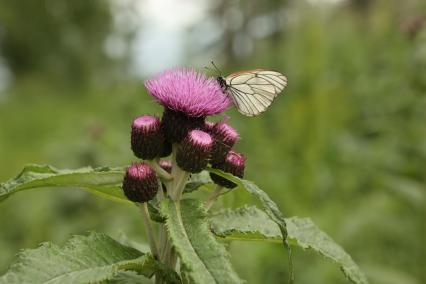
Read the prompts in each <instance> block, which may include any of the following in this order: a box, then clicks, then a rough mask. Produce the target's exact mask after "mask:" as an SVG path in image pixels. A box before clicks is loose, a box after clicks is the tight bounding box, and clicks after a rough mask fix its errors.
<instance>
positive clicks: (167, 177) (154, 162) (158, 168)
mask: <svg viewBox="0 0 426 284" xmlns="http://www.w3.org/2000/svg"><path fill="white" fill-rule="evenodd" d="M148 163H149V164H150V166H151V167H152V168H153V169H154V170H155V172H156V173H157V174H158V175H159V176H160V177H161V178H163V179H165V180H172V179H173V176H172V175H171V174H169V173H168V172H167V171H166V170H164V169H163V168H162V167H161V166H160V165H159V164H158V160H152V161H148Z"/></svg>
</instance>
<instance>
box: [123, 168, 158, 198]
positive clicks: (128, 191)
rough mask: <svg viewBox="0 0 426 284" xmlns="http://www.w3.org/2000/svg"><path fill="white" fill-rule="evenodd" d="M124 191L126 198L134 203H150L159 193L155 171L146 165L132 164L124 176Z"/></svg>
mask: <svg viewBox="0 0 426 284" xmlns="http://www.w3.org/2000/svg"><path fill="white" fill-rule="evenodd" d="M123 191H124V194H125V195H126V197H127V198H128V199H129V200H131V201H133V202H139V203H144V202H147V201H150V200H151V199H153V198H154V197H155V195H156V194H157V191H158V180H157V176H156V174H155V171H154V170H153V169H152V168H151V167H150V166H149V165H148V164H145V163H135V164H132V165H131V166H130V167H128V168H127V170H126V173H125V175H124V180H123Z"/></svg>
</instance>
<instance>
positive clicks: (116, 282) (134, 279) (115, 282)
mask: <svg viewBox="0 0 426 284" xmlns="http://www.w3.org/2000/svg"><path fill="white" fill-rule="evenodd" d="M106 283H108V284H135V283H139V284H148V283H152V281H151V280H149V279H148V278H146V277H144V276H142V275H139V274H137V273H136V272H133V271H120V272H118V273H117V275H116V276H115V277H114V278H113V279H111V280H107V281H106Z"/></svg>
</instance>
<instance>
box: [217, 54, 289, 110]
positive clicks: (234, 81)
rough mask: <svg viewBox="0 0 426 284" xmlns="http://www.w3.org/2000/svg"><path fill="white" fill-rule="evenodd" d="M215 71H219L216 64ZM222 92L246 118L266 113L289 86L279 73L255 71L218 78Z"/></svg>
mask: <svg viewBox="0 0 426 284" xmlns="http://www.w3.org/2000/svg"><path fill="white" fill-rule="evenodd" d="M212 64H213V66H214V67H215V69H216V70H217V71H218V72H219V74H220V73H221V72H220V71H219V69H218V68H217V67H216V65H215V64H214V62H212ZM217 81H218V82H219V84H220V86H221V87H222V90H223V91H224V92H225V93H226V94H227V95H229V96H230V97H231V98H232V100H233V102H234V105H235V107H236V108H237V110H238V111H239V112H240V113H241V114H243V115H245V116H257V115H259V114H261V113H262V112H264V111H266V110H267V109H268V107H269V106H270V105H271V104H272V102H273V101H274V99H275V98H276V97H277V96H278V95H279V94H280V93H281V91H282V90H284V88H285V87H286V86H287V77H286V76H284V75H283V74H281V73H279V72H277V71H271V70H265V69H253V70H247V71H239V72H235V73H232V74H230V75H228V76H226V77H222V76H218V77H217Z"/></svg>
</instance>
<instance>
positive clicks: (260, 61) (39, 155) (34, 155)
mask: <svg viewBox="0 0 426 284" xmlns="http://www.w3.org/2000/svg"><path fill="white" fill-rule="evenodd" d="M211 60H214V61H215V63H216V64H217V65H219V66H220V68H221V69H223V70H222V71H223V72H224V73H225V74H228V73H230V72H233V71H237V70H241V69H250V68H268V69H276V70H279V71H282V72H283V73H284V74H286V75H287V76H288V78H289V86H288V88H287V89H286V90H285V92H284V94H283V95H282V96H280V97H279V98H278V99H277V100H276V101H275V103H274V104H273V105H272V107H271V108H270V110H268V112H266V113H265V114H263V115H262V116H260V117H258V118H254V119H252V118H246V117H243V116H241V115H239V114H238V113H237V112H236V111H235V110H231V111H229V112H228V114H229V115H230V116H231V117H232V119H231V120H230V124H231V125H233V126H234V127H235V128H237V129H238V130H239V132H240V134H241V137H242V139H241V141H240V143H239V144H238V146H237V149H238V150H239V151H241V152H243V153H245V154H246V156H247V157H248V166H247V174H246V178H247V179H250V180H253V181H255V182H256V183H257V184H258V185H259V186H260V187H261V188H262V189H264V190H265V191H266V192H267V193H268V194H269V195H270V196H272V197H273V198H274V200H276V201H277V203H278V204H279V206H280V208H281V209H282V210H283V212H284V213H285V215H286V216H293V215H297V216H301V217H304V216H309V217H311V218H312V219H313V221H314V222H315V223H316V224H317V225H318V226H319V227H320V228H322V229H323V230H324V231H326V232H327V233H328V234H329V235H330V236H331V237H332V238H334V239H335V240H336V241H337V242H338V243H339V244H341V245H342V246H343V247H344V248H345V249H346V250H347V251H348V252H349V253H350V254H351V255H352V257H353V258H354V260H355V261H356V262H357V263H358V264H359V265H360V266H361V268H362V269H363V270H364V271H365V272H366V274H367V276H368V278H369V279H370V280H371V283H379V284H380V283H383V284H400V283H401V284H421V283H426V270H425V267H426V245H425V240H426V94H425V92H426V2H425V1H423V0H417V1H416V0H406V1H396V0H370V1H368V0H358V1H356V0H352V1H351V0H346V1H345V0H343V1H339V0H334V1H332V0H328V1H326V0H306V1H296V0H294V1H290V0H288V1H275V0H268V1H237V0H231V1H214V0H211V1H208V0H204V1H197V0H186V1H178V0H164V1H163V0H161V1H158V0H145V1H143V0H126V1H124V0H109V1H105V0H90V1H87V0H74V1H65V0H22V1H0V180H1V181H5V180H7V179H9V178H11V177H13V176H15V175H16V174H17V173H18V172H19V171H20V170H21V169H22V167H23V166H24V165H25V164H26V163H41V164H51V165H55V166H57V167H60V168H75V167H81V166H87V165H90V166H99V165H112V166H115V165H126V164H129V163H130V162H131V161H133V160H134V157H133V156H132V153H131V151H130V148H129V130H130V123H131V120H132V118H133V117H135V116H137V115H140V114H144V113H151V114H153V113H158V114H159V113H161V108H160V107H159V106H158V105H156V103H154V101H153V99H152V98H151V97H150V96H148V95H147V94H146V91H145V89H144V87H143V80H144V79H145V78H147V77H149V76H151V75H152V74H155V73H156V72H159V71H161V70H163V69H165V68H169V67H173V66H192V67H196V68H199V69H200V70H202V68H203V66H205V65H208V64H209V62H210V61H211ZM202 71H205V70H202ZM210 74H211V75H214V74H212V73H210ZM250 201H251V199H250V197H248V196H247V195H244V194H242V193H238V192H235V193H234V194H232V195H230V196H228V197H227V198H226V200H225V202H226V203H227V205H230V206H231V205H232V206H237V205H240V204H242V203H243V202H250ZM89 230H97V231H100V232H105V233H108V234H111V235H113V236H116V237H119V236H120V235H122V234H126V235H128V236H130V237H132V238H134V239H136V240H143V238H144V232H143V228H142V224H141V222H140V220H139V216H138V214H137V211H136V210H135V208H131V207H126V206H124V205H121V204H115V203H113V202H111V201H108V200H101V199H98V198H96V197H94V196H92V195H90V194H88V193H85V192H82V191H78V190H73V189H58V190H52V189H44V190H34V191H26V192H23V193H20V194H17V195H15V196H13V197H12V198H10V199H8V200H7V201H5V202H3V203H1V204H0V274H2V273H3V272H4V271H5V270H6V269H7V267H8V264H9V263H10V262H11V261H12V260H13V258H14V255H15V254H16V253H17V252H18V251H19V249H22V248H34V247H36V246H37V245H38V244H39V243H40V242H44V241H54V242H56V243H63V242H65V240H66V239H68V238H69V237H70V236H71V235H73V234H84V233H85V232H87V231H89ZM230 250H231V253H232V261H233V263H234V264H235V267H236V269H237V270H238V272H239V274H240V275H241V276H242V277H243V278H245V279H247V280H248V281H249V283H284V282H285V280H286V279H287V274H288V271H287V257H286V253H285V251H284V250H283V249H282V248H281V247H280V246H279V245H277V244H261V243H256V242H250V243H243V242H236V243H232V245H231V246H230ZM294 255H295V257H294V261H295V266H296V279H297V281H296V283H309V284H316V283H347V282H346V280H345V279H344V278H343V276H342V274H341V272H340V271H339V269H338V267H337V266H336V265H333V264H330V263H328V262H326V261H323V260H322V259H321V257H319V256H317V255H315V254H313V253H305V252H303V251H301V250H298V249H296V250H295V252H294Z"/></svg>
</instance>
